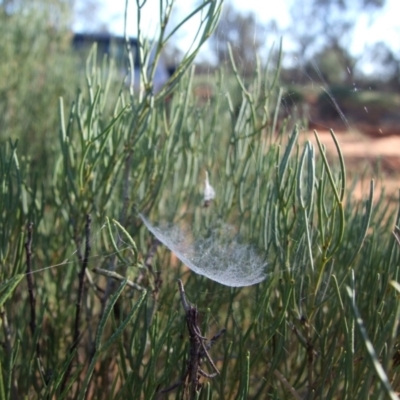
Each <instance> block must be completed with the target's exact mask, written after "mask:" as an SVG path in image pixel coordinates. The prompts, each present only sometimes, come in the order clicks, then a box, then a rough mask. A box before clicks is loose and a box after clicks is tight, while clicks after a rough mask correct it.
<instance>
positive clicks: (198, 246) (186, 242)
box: [139, 214, 267, 287]
mask: <svg viewBox="0 0 400 400" xmlns="http://www.w3.org/2000/svg"><path fill="white" fill-rule="evenodd" d="M139 216H140V218H141V219H142V221H143V223H144V224H145V226H146V227H147V229H148V230H149V231H150V232H151V233H152V234H153V235H154V236H155V237H156V238H157V239H158V240H159V241H160V242H161V243H163V244H164V245H165V246H166V247H167V248H168V249H169V250H171V251H172V252H173V253H174V254H175V255H176V256H177V257H178V258H179V259H180V260H181V261H182V262H183V263H184V264H185V265H186V266H187V267H189V268H190V269H191V270H192V271H193V272H195V273H197V274H199V275H203V276H205V277H207V278H209V279H211V280H213V281H215V282H218V283H221V284H222V285H226V286H231V287H242V286H251V285H255V284H257V283H260V282H262V281H263V280H265V279H266V278H267V273H266V272H265V269H266V266H267V263H266V262H265V261H264V260H263V259H262V257H260V256H259V255H258V254H257V252H256V250H255V248H254V247H252V246H251V245H248V244H243V243H240V242H239V241H238V239H237V237H236V236H235V235H234V230H233V229H232V228H231V227H229V226H226V227H224V229H222V230H221V229H215V230H212V231H210V233H209V234H208V235H207V236H206V237H201V236H200V237H196V238H195V239H193V236H192V233H191V232H188V231H187V230H185V229H182V228H179V227H178V226H176V225H167V224H164V225H160V226H154V225H153V224H152V223H151V222H150V221H149V220H148V219H147V218H146V217H145V216H144V215H142V214H139Z"/></svg>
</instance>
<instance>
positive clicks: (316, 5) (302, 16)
mask: <svg viewBox="0 0 400 400" xmlns="http://www.w3.org/2000/svg"><path fill="white" fill-rule="evenodd" d="M385 1H386V0H358V1H354V0H305V1H302V2H294V4H293V6H292V8H291V10H290V14H291V17H292V21H293V23H292V24H291V25H290V28H289V29H288V31H287V34H289V35H290V37H291V40H292V41H293V42H294V43H295V45H296V47H297V48H296V50H295V51H294V52H293V56H294V59H295V62H296V63H297V64H298V67H299V69H298V74H299V75H298V76H297V78H298V79H299V80H301V79H302V78H303V79H307V76H304V75H301V74H302V72H301V69H302V68H304V67H305V65H306V64H308V65H309V64H310V61H311V60H312V59H313V58H314V57H315V55H316V54H319V55H320V56H321V55H322V54H323V53H325V56H328V53H326V51H327V50H328V49H332V51H331V52H330V57H332V56H333V55H335V57H336V58H337V60H338V61H340V63H343V64H346V69H347V68H348V69H349V70H350V71H351V70H352V69H353V68H354V66H355V63H356V62H357V60H356V59H354V58H353V57H350V56H349V53H348V46H349V43H351V37H352V34H353V30H354V25H355V24H354V21H355V20H356V18H359V17H360V15H361V14H364V15H367V16H369V17H370V18H372V16H373V15H374V11H376V10H378V9H380V8H382V7H383V6H384V5H385Z"/></svg>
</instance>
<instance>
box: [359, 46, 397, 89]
mask: <svg viewBox="0 0 400 400" xmlns="http://www.w3.org/2000/svg"><path fill="white" fill-rule="evenodd" d="M399 56H400V55H396V54H395V52H394V51H393V50H392V49H390V48H389V47H388V45H387V44H386V43H383V42H378V43H376V44H375V45H374V46H373V47H371V48H370V49H369V51H368V54H367V57H366V58H367V61H368V62H369V63H371V64H372V65H374V67H375V68H374V70H373V71H372V72H371V77H372V78H375V79H378V80H379V81H383V82H385V83H386V84H387V85H388V87H389V88H391V89H394V90H398V89H399V88H400V57H399Z"/></svg>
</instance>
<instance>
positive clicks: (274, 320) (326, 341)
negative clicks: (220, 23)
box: [0, 1, 400, 399]
mask: <svg viewBox="0 0 400 400" xmlns="http://www.w3.org/2000/svg"><path fill="white" fill-rule="evenodd" d="M208 6H209V7H210V8H208ZM219 7H220V3H216V2H214V1H210V2H209V3H205V4H203V5H202V6H201V7H200V8H199V10H198V11H199V12H201V11H204V12H206V11H207V12H206V13H205V16H204V20H203V22H204V24H205V25H206V29H205V30H204V31H203V33H202V35H203V36H201V39H200V42H199V46H201V44H202V43H203V42H204V40H205V39H206V38H207V37H208V36H209V35H210V34H211V32H212V31H213V29H214V28H215V24H216V23H217V20H218V16H219V13H220V8H219ZM164 18H166V19H168V15H166V16H164ZM139 19H140V16H139ZM163 35H165V32H162V33H161V38H159V43H161V44H163V43H164V36H163ZM142 43H143V42H142ZM161 48H162V45H160V48H159V51H160V50H161ZM196 52H197V48H194V50H193V53H189V54H187V56H186V58H185V59H184V61H183V62H182V64H181V65H180V66H179V67H178V69H177V72H176V73H175V75H174V76H173V77H172V80H171V82H170V83H169V84H168V85H167V86H166V87H165V88H164V90H162V91H161V92H160V93H159V94H157V95H156V96H154V95H153V91H152V88H151V79H149V80H148V81H147V80H146V76H145V73H146V72H145V71H142V73H143V74H142V77H143V78H142V79H143V81H144V82H143V83H144V85H142V87H143V90H142V91H141V92H140V93H137V94H135V93H132V92H130V91H129V89H128V88H125V87H124V86H123V85H121V86H120V88H121V90H120V92H119V93H113V92H112V91H110V82H111V80H112V79H113V78H112V76H113V75H112V72H111V71H112V69H111V68H109V67H108V66H107V65H105V66H104V68H98V66H97V64H96V63H95V61H94V60H95V57H94V55H93V54H91V56H90V58H89V59H88V63H87V70H86V84H85V86H83V87H82V89H81V90H80V91H79V93H78V95H77V97H76V99H75V101H74V102H72V103H69V102H67V101H66V100H65V101H63V100H60V102H59V118H60V129H59V135H58V146H59V147H58V150H57V151H56V152H55V154H54V157H51V158H49V159H48V161H47V163H48V165H50V167H49V168H48V170H47V171H44V169H43V165H42V164H40V163H35V164H31V165H30V164H29V160H28V157H27V156H26V155H25V154H24V153H21V152H20V153H19V154H24V155H23V156H19V155H18V152H17V151H16V148H15V144H14V143H13V142H8V143H6V144H3V145H2V147H1V149H0V150H1V152H0V161H1V162H0V176H1V177H2V186H1V191H0V204H1V205H2V215H1V221H0V232H1V243H0V246H1V247H0V248H1V252H2V253H1V257H2V258H1V260H0V261H1V281H0V307H1V309H0V317H1V324H2V335H3V336H2V343H3V346H2V347H1V348H0V353H1V355H0V368H1V371H0V393H1V396H2V397H3V398H17V397H22V396H25V397H27V398H58V399H61V398H78V399H83V398H85V396H86V397H88V398H98V399H103V398H104V399H106V398H116V399H118V398H144V399H152V398H155V397H157V395H158V394H159V392H160V391H162V390H163V389H167V388H169V387H171V386H174V384H175V383H176V385H175V386H174V388H175V389H174V391H171V392H170V393H171V397H174V398H175V397H177V398H180V397H184V396H185V394H186V395H187V396H186V397H189V398H201V399H205V398H207V399H209V398H220V399H223V398H227V399H231V398H241V399H245V398H260V399H264V398H269V397H271V398H293V397H294V398H299V399H300V398H304V397H307V398H327V399H333V398H341V399H342V398H348V399H365V398H368V397H369V396H371V395H373V396H374V397H379V396H381V397H384V396H386V397H388V398H395V394H394V392H393V389H392V388H396V387H397V386H398V384H399V377H398V373H397V362H396V360H398V355H397V351H396V346H397V342H398V334H397V327H398V321H399V312H400V306H399V298H398V293H397V291H398V286H397V285H396V283H393V281H394V280H397V279H398V274H399V262H398V260H399V246H398V244H397V242H396V240H395V239H394V237H393V236H392V234H391V231H392V230H393V227H394V224H397V225H398V224H399V223H400V215H399V214H397V215H395V213H394V209H393V208H391V207H388V206H387V204H386V202H385V198H384V197H383V196H382V197H381V198H380V199H379V201H378V202H376V203H375V204H373V198H374V197H373V195H374V186H373V183H371V189H370V193H369V194H368V196H367V197H366V198H365V199H364V200H363V201H362V202H358V201H356V200H354V199H353V198H352V196H351V189H350V188H349V187H348V186H347V184H346V171H345V165H344V160H343V157H342V154H341V151H340V146H339V144H338V143H337V141H336V137H335V135H334V133H333V132H332V140H334V141H335V143H336V146H337V153H338V157H337V161H338V162H337V163H336V165H335V166H331V165H329V163H328V161H327V159H326V157H325V151H324V148H323V144H322V143H320V142H319V140H317V143H318V145H317V146H313V145H312V144H311V143H310V142H307V143H305V144H301V145H300V144H299V141H298V130H297V128H295V129H294V130H293V131H291V132H286V130H285V127H282V128H281V130H280V131H279V132H276V119H277V116H278V114H279V104H280V103H281V102H280V98H281V94H282V92H281V90H280V89H279V88H278V87H277V79H278V74H279V68H275V67H274V68H273V69H272V70H273V71H274V73H271V71H270V70H268V68H265V69H264V70H263V71H259V73H258V74H257V75H256V76H255V77H254V81H253V82H252V84H251V85H246V86H245V85H244V83H243V80H242V79H241V77H240V75H239V74H238V73H237V71H236V69H235V66H234V65H233V71H234V74H233V76H234V78H235V80H236V82H235V86H234V87H227V86H224V80H225V78H224V73H223V71H222V72H221V73H220V74H219V75H218V76H217V77H216V78H215V81H216V82H217V90H216V91H215V93H216V94H215V95H214V96H213V97H212V98H210V100H209V101H208V102H207V103H206V104H204V105H202V106H199V105H198V101H197V99H196V98H195V97H194V94H193V90H192V82H193V70H192V69H190V65H191V61H192V60H193V57H194V56H195V54H196ZM278 67H279V66H278ZM229 78H230V77H229ZM238 88H240V91H241V101H240V105H239V107H234V106H233V105H232V104H233V103H232V100H231V94H230V91H231V90H232V91H233V92H234V93H236V92H237V90H238ZM170 93H172V99H171V100H170V101H169V102H167V101H166V99H167V97H168V96H169V94H170ZM317 139H318V137H317ZM206 172H207V173H208V176H209V180H210V184H211V185H212V186H213V188H214V189H215V198H214V199H213V200H212V201H210V202H206V201H205V199H204V197H203V188H204V184H205V177H206ZM43 176H46V177H47V176H50V178H49V179H43ZM7 211H11V212H7ZM138 211H139V212H141V213H143V214H144V215H145V216H146V217H147V220H148V221H150V222H149V224H150V223H151V224H157V223H161V222H167V223H169V225H166V226H167V228H166V230H165V231H163V232H164V233H163V234H164V236H166V237H167V238H168V237H169V232H170V231H169V229H170V228H169V227H177V226H179V227H181V229H182V230H184V231H186V232H188V234H187V235H186V236H185V238H184V239H185V240H186V241H187V242H188V243H189V245H190V247H189V248H190V249H191V251H202V252H204V253H206V252H207V251H208V249H207V248H204V247H201V246H199V242H198V241H197V237H198V236H197V235H199V236H201V235H203V236H204V237H205V238H206V239H209V238H210V237H211V238H213V236H212V235H211V232H219V233H222V235H219V236H218V237H222V239H221V242H218V243H217V244H216V246H215V247H213V249H215V248H218V246H221V249H222V250H225V249H226V248H225V247H223V246H225V245H226V243H224V240H225V242H227V241H229V242H230V243H239V242H240V243H243V244H244V245H245V246H243V247H241V246H239V245H238V246H237V248H236V249H234V250H232V251H237V250H238V249H239V250H240V249H242V248H243V249H249V246H250V247H251V249H253V252H252V253H251V254H256V255H257V256H255V257H254V258H253V259H254V260H259V259H262V263H263V265H265V261H267V266H266V268H265V271H264V272H265V274H266V276H267V279H266V280H264V281H263V282H261V283H259V284H257V285H254V286H249V287H243V288H242V287H230V286H224V285H221V284H220V283H217V282H214V281H212V280H210V279H207V278H205V277H202V276H201V275H199V274H196V273H194V272H193V271H190V270H188V269H187V268H186V267H185V266H183V265H182V264H181V263H180V262H179V261H177V259H176V258H175V257H173V256H171V253H170V251H169V250H168V249H166V248H165V247H163V246H160V245H159V243H158V242H157V241H156V240H155V239H154V238H153V237H152V235H150V234H149V231H148V229H147V228H146V226H144V224H143V222H142V219H141V218H139V217H138ZM147 220H146V221H147ZM30 222H33V223H34V225H33V226H32V225H30V224H29V223H30ZM149 226H150V225H149ZM168 226H169V227H168ZM153 230H154V231H156V230H155V228H154V229H153ZM230 234H232V237H233V238H234V240H232V241H231V239H230V238H231V236H229V235H230ZM207 235H208V236H207ZM171 236H172V233H171ZM206 242H207V241H206ZM202 243H203V242H202ZM181 250H182V249H181ZM222 250H221V252H220V254H218V251H216V252H214V253H213V257H211V259H213V260H216V261H215V263H216V264H218V260H219V259H218V257H221V258H220V261H221V263H222V262H225V261H226V259H225V258H229V257H228V256H229V254H228V255H226V254H227V252H226V251H222ZM184 251H185V248H183V252H184ZM213 251H214V250H213ZM246 251H247V250H246ZM249 254H250V253H249ZM239 255H240V254H239ZM186 256H187V257H190V258H191V259H192V260H193V259H196V258H195V257H194V258H193V257H192V254H190V252H189V253H188V254H186ZM224 257H225V258H224ZM199 259H204V258H202V257H200V258H199ZM208 259H209V258H208ZM240 259H241V258H240V257H238V260H240ZM230 262H233V263H234V262H235V261H230ZM197 267H198V268H199V270H200V272H201V269H202V268H206V267H207V268H215V266H214V265H213V263H211V264H210V265H197ZM235 267H236V268H241V267H242V266H241V264H239V265H235ZM259 267H260V266H259V264H258V261H255V264H254V263H253V268H259ZM178 278H179V279H182V280H183V281H184V289H185V291H186V295H187V297H188V300H189V301H190V302H192V303H193V304H194V305H196V306H197V311H196V308H195V307H191V306H190V304H189V303H187V302H185V301H182V303H183V306H184V308H182V305H181V301H180V300H179V294H178V293H179V289H178V286H177V285H176V281H177V279H178ZM238 286H240V285H238ZM181 290H182V289H181ZM182 296H183V295H182ZM197 313H198V314H200V317H201V318H200V320H197ZM185 316H186V318H187V321H185ZM186 322H187V323H186ZM196 323H198V324H199V326H198V329H199V330H200V331H201V334H202V335H205V336H207V337H208V338H211V336H213V334H216V333H217V332H218V331H220V332H219V334H222V332H221V328H226V332H225V334H224V335H223V336H222V337H221V338H220V339H219V340H218V341H217V342H216V343H215V344H214V346H213V347H212V348H209V349H208V351H209V353H210V357H211V358H212V359H213V360H214V362H215V364H216V365H215V366H216V368H217V369H218V370H219V374H218V375H217V376H216V377H214V378H213V379H207V378H206V377H204V376H200V375H199V376H198V373H199V369H198V368H197V366H196V365H194V364H196V362H198V361H201V360H200V359H199V358H202V357H203V356H204V355H205V350H204V347H206V346H207V345H209V347H211V345H212V344H213V342H211V343H210V342H204V339H203V338H202V336H200V335H199V331H198V330H197V328H196V327H195V325H196ZM187 329H189V331H190V332H191V337H188V334H187ZM196 332H197V333H196ZM201 343H203V345H204V347H203V346H202V344H201ZM203 358H204V357H203ZM207 364H208V366H207ZM200 367H201V368H202V369H204V370H206V372H208V373H212V372H213V368H211V367H210V362H209V360H208V361H207V360H203V364H202V365H201V366H200ZM209 367H210V368H209ZM187 368H189V369H190V372H191V374H189V376H187V374H185V371H186V369H187ZM182 376H185V382H181V384H180V380H181V378H182ZM197 378H199V380H200V384H201V385H199V386H198V385H197V384H198V382H197ZM165 396H168V395H165Z"/></svg>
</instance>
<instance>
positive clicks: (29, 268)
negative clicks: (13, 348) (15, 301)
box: [25, 222, 40, 357]
mask: <svg viewBox="0 0 400 400" xmlns="http://www.w3.org/2000/svg"><path fill="white" fill-rule="evenodd" d="M32 228H33V223H32V222H30V223H29V224H28V236H27V239H26V242H25V254H26V280H27V281H28V293H29V304H30V308H31V320H30V322H29V326H30V328H31V333H32V336H35V332H36V298H35V295H34V293H33V276H32V230H33V229H32ZM36 356H37V357H40V344H39V340H38V341H37V343H36Z"/></svg>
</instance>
